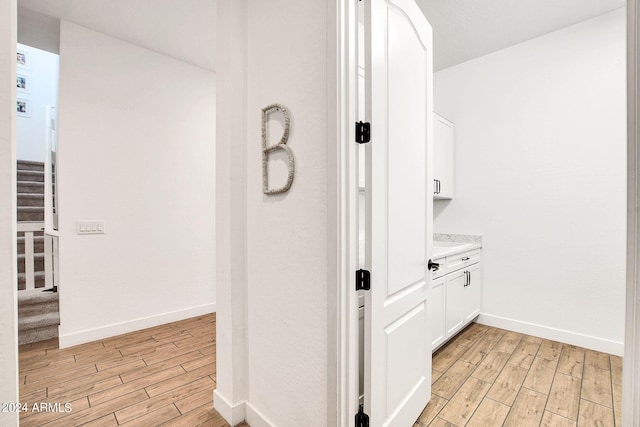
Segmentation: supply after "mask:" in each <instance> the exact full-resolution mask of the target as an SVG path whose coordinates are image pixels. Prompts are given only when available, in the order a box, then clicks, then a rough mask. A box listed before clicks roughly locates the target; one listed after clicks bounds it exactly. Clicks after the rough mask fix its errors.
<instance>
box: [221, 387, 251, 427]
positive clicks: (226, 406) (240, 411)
mask: <svg viewBox="0 0 640 427" xmlns="http://www.w3.org/2000/svg"><path fill="white" fill-rule="evenodd" d="M213 407H214V408H215V410H216V411H218V412H219V413H220V415H222V418H224V419H225V421H226V422H228V423H229V424H231V425H232V426H235V425H236V424H240V423H241V422H242V421H244V420H245V418H246V417H245V414H246V403H245V402H244V401H242V402H240V403H237V404H235V405H232V404H231V403H229V401H228V400H227V399H226V398H225V397H224V396H223V395H222V394H221V393H220V392H219V391H218V389H215V390H214V391H213ZM252 427H253V426H252Z"/></svg>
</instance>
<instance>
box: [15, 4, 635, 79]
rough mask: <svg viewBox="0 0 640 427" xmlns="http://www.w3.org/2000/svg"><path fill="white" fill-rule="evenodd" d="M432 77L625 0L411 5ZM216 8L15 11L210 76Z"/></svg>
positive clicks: (36, 7) (65, 7) (103, 7)
mask: <svg viewBox="0 0 640 427" xmlns="http://www.w3.org/2000/svg"><path fill="white" fill-rule="evenodd" d="M416 2H417V3H418V5H419V6H420V8H421V9H422V11H423V12H424V14H425V15H426V16H427V19H428V20H429V22H430V23H431V25H432V27H433V31H434V36H433V37H434V69H435V70H436V71H437V70H441V69H443V68H447V67H451V66H453V65H456V64H459V63H461V62H465V61H468V60H470V59H473V58H477V57H479V56H483V55H486V54H488V53H491V52H495V51H497V50H500V49H504V48H506V47H509V46H512V45H515V44H517V43H521V42H523V41H526V40H529V39H532V38H535V37H538V36H541V35H543V34H546V33H549V32H551V31H555V30H558V29H560V28H564V27H567V26H569V25H573V24H576V23H578V22H581V21H584V20H587V19H589V18H593V17H595V16H598V15H602V14H603V13H606V12H609V11H612V10H614V9H617V8H620V7H623V6H624V5H625V3H626V1H625V0H416ZM216 4H217V0H108V1H107V0H55V1H53V0H18V5H19V6H21V7H24V8H27V9H31V10H34V11H36V12H40V13H43V14H45V15H49V16H53V17H56V18H60V19H64V20H67V21H70V22H73V23H76V24H78V25H82V26H84V27H87V28H91V29H93V30H96V31H99V32H102V33H105V34H108V35H110V36H112V37H116V38H119V39H122V40H125V41H128V42H131V43H134V44H137V45H139V46H142V47H145V48H147V49H150V50H153V51H156V52H159V53H162V54H164V55H167V56H171V57H174V58H176V59H179V60H182V61H185V62H188V63H190V64H194V65H197V66H200V67H203V68H206V69H208V70H212V71H215V65H216V52H215V45H216V15H217V14H216Z"/></svg>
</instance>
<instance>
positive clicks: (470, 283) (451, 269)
mask: <svg viewBox="0 0 640 427" xmlns="http://www.w3.org/2000/svg"><path fill="white" fill-rule="evenodd" d="M468 262H472V264H465V263H468ZM442 264H443V263H441V265H442ZM444 265H445V266H447V267H445V268H447V270H445V271H441V273H440V274H442V275H441V276H439V277H435V278H432V280H431V294H430V298H429V316H430V317H429V318H430V321H431V343H432V350H434V351H435V350H436V349H437V348H438V347H440V346H442V344H444V343H445V342H447V341H448V340H449V339H450V338H452V337H453V336H454V335H455V334H457V333H458V332H459V331H460V330H461V329H462V328H464V327H465V326H466V325H468V324H469V323H470V322H472V321H473V320H474V319H475V318H476V317H477V316H478V314H480V302H481V300H482V276H481V263H480V254H479V251H478V250H476V251H472V252H468V253H462V254H459V255H454V256H451V257H447V259H446V260H445V262H444Z"/></svg>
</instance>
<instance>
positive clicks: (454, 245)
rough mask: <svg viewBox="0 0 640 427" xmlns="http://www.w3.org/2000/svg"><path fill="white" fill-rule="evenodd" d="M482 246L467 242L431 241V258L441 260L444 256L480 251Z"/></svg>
mask: <svg viewBox="0 0 640 427" xmlns="http://www.w3.org/2000/svg"><path fill="white" fill-rule="evenodd" d="M481 247H482V244H480V243H467V242H448V241H447V242H443V241H435V240H434V241H433V254H432V255H431V258H433V259H436V258H443V257H446V256H451V255H456V254H459V253H462V252H466V251H470V250H473V249H480V248H481Z"/></svg>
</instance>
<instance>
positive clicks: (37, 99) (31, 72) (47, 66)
mask: <svg viewBox="0 0 640 427" xmlns="http://www.w3.org/2000/svg"><path fill="white" fill-rule="evenodd" d="M18 49H20V50H21V51H24V52H26V53H27V54H28V55H29V65H28V67H26V68H23V67H18V74H19V75H21V76H25V77H26V78H27V88H26V92H24V91H18V95H17V96H18V98H23V99H27V100H29V101H30V104H31V114H30V116H29V117H24V116H18V128H17V135H16V137H17V140H18V142H17V144H18V148H17V150H18V152H17V156H18V160H31V161H35V162H44V160H45V154H46V153H45V151H46V147H45V144H46V136H47V106H49V105H52V106H54V107H55V106H57V105H58V67H59V63H60V61H59V57H58V55H56V54H54V53H50V52H46V51H44V50H40V49H36V48H33V47H30V46H25V45H23V44H18Z"/></svg>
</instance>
